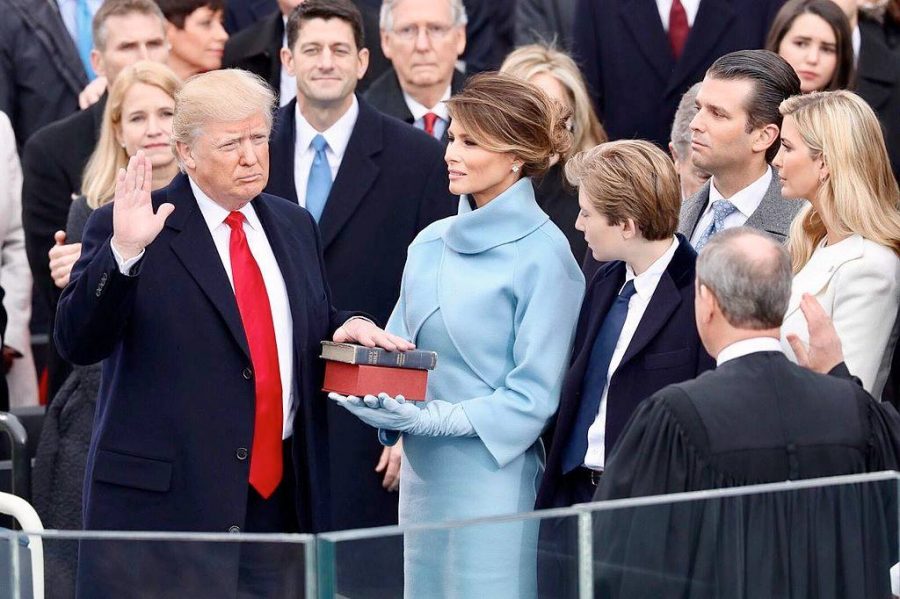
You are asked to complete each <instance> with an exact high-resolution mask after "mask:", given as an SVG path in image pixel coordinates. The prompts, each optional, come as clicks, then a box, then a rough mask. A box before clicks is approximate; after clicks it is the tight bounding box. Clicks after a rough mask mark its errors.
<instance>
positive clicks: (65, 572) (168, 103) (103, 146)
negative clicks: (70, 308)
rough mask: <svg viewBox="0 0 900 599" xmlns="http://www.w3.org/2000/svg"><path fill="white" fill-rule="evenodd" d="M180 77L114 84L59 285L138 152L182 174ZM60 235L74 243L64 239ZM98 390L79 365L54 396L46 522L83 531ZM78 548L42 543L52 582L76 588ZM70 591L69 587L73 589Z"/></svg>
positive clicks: (39, 484)
mask: <svg viewBox="0 0 900 599" xmlns="http://www.w3.org/2000/svg"><path fill="white" fill-rule="evenodd" d="M180 88H181V81H180V80H179V79H178V77H177V76H176V75H175V73H173V72H172V71H171V70H170V69H169V68H168V67H166V66H165V65H162V64H159V63H155V62H149V61H142V62H138V63H135V64H133V65H131V66H129V67H127V68H125V69H124V70H123V71H122V72H121V73H120V74H119V76H118V77H116V80H115V83H113V85H112V87H111V88H110V90H109V99H108V100H107V103H106V109H105V110H104V112H103V123H102V125H101V128H100V138H99V140H98V141H97V146H96V148H95V149H94V153H93V154H92V155H91V158H90V160H89V161H88V163H87V166H86V167H85V172H84V178H83V184H82V190H83V192H84V195H82V196H81V197H79V198H77V199H76V200H75V201H73V202H72V206H71V208H70V209H69V220H68V224H67V226H66V231H65V233H63V232H62V231H58V232H57V233H56V240H57V245H56V246H55V247H54V248H53V249H51V250H50V270H51V274H52V275H53V281H54V282H55V283H56V285H57V286H58V287H60V288H62V287H65V286H66V285H67V284H68V282H69V274H70V273H71V271H72V266H73V265H74V264H75V262H76V261H77V260H78V257H79V256H80V255H81V243H80V241H81V235H82V232H83V230H84V225H85V223H86V222H87V219H88V217H89V216H90V214H91V212H93V211H94V210H95V209H96V208H99V207H100V206H102V205H103V204H106V203H108V202H110V201H112V199H113V195H114V193H115V186H116V176H117V174H118V172H119V170H120V169H122V168H124V167H125V166H126V165H127V164H128V159H129V158H130V157H131V156H134V155H136V154H137V153H138V151H142V152H143V153H144V154H145V155H147V156H148V157H149V158H150V160H151V162H152V163H153V183H152V185H153V189H154V190H156V189H160V188H162V187H165V186H166V185H168V184H169V182H170V181H171V180H172V178H173V177H174V176H175V174H176V173H177V172H178V165H177V163H176V162H175V154H174V153H173V151H172V142H171V137H172V116H173V114H174V110H175V93H176V92H177V91H178V90H179V89H180ZM63 241H68V242H69V243H67V244H63ZM99 388H100V365H99V364H93V365H90V366H76V367H75V369H74V370H73V371H72V373H71V374H70V375H69V377H68V378H67V379H66V382H65V384H64V385H63V386H62V387H61V388H60V390H59V392H58V393H57V394H56V396H55V397H54V398H53V399H52V402H51V404H50V407H49V408H48V410H47V415H46V417H45V418H44V426H43V429H42V431H41V439H40V442H39V444H38V450H37V456H36V459H35V470H34V480H33V487H34V504H35V507H36V508H37V510H38V513H39V514H40V516H41V519H42V520H43V522H44V523H46V526H47V527H48V528H55V529H75V530H79V529H81V526H82V525H81V522H82V521H81V492H82V480H83V478H84V467H85V459H86V452H87V446H88V443H89V441H90V438H91V431H92V427H93V419H94V408H95V405H96V401H97V395H98V393H99ZM76 550H77V547H75V546H71V547H70V546H68V545H65V544H58V545H56V546H55V548H54V547H45V559H46V565H47V577H48V586H51V585H52V588H54V589H56V591H57V592H58V593H59V595H60V596H65V595H66V594H67V593H68V594H73V593H74V583H75V579H74V577H75V560H76ZM69 591H71V592H69Z"/></svg>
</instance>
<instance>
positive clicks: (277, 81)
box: [261, 12, 284, 93]
mask: <svg viewBox="0 0 900 599" xmlns="http://www.w3.org/2000/svg"><path fill="white" fill-rule="evenodd" d="M261 37H262V38H263V39H264V40H265V41H266V42H267V44H266V46H267V47H266V48H265V49H264V52H265V54H267V55H268V57H269V69H270V70H269V74H270V77H269V81H271V82H272V83H273V84H274V86H275V92H276V93H280V91H281V90H280V89H279V88H280V87H281V41H282V39H283V38H284V20H282V18H281V13H280V12H276V13H275V14H274V15H272V17H271V20H270V21H269V22H268V24H267V26H266V28H265V31H264V33H263V35H262V36H261Z"/></svg>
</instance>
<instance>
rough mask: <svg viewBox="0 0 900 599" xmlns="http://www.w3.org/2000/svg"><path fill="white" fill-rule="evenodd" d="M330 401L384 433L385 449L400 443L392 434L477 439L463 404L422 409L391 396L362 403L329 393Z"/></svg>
mask: <svg viewBox="0 0 900 599" xmlns="http://www.w3.org/2000/svg"><path fill="white" fill-rule="evenodd" d="M328 397H330V398H331V399H332V400H334V401H335V402H337V403H338V405H341V406H343V407H344V408H346V409H347V410H348V411H349V412H351V413H352V414H354V415H355V416H356V417H357V418H359V419H360V420H362V421H363V422H365V423H366V424H368V425H369V426H374V427H375V428H378V429H381V430H379V438H380V439H381V441H382V443H384V444H385V445H393V443H396V437H397V436H396V435H391V434H390V432H391V431H400V432H404V433H407V434H410V435H421V436H424V437H474V436H475V429H474V428H473V427H472V423H471V422H469V418H468V417H467V416H466V413H465V411H464V410H463V409H462V406H461V405H459V404H451V403H449V402H446V401H441V400H439V399H435V400H431V401H428V402H425V405H424V406H423V407H421V408H420V407H418V406H416V405H414V404H413V403H410V402H407V401H406V399H405V398H404V397H403V396H402V395H398V396H397V397H396V398H394V397H391V396H390V395H388V394H387V393H381V394H379V395H378V397H375V396H374V395H366V396H365V397H364V398H362V399H360V398H359V397H355V396H353V395H349V396H344V395H341V394H339V393H329V394H328Z"/></svg>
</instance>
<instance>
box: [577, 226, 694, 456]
mask: <svg viewBox="0 0 900 599" xmlns="http://www.w3.org/2000/svg"><path fill="white" fill-rule="evenodd" d="M677 249H678V239H677V238H675V239H674V240H673V241H672V245H671V246H669V249H667V250H666V253H664V254H663V255H662V256H660V257H659V258H657V259H656V262H654V263H653V264H651V265H650V267H649V268H648V269H647V270H645V271H644V272H642V273H641V274H639V275H637V276H635V274H634V271H633V270H632V269H631V267H630V266H628V265H626V266H625V282H626V283H627V282H628V281H632V280H633V281H634V289H635V294H634V295H632V296H631V299H630V300H629V301H628V315H627V316H626V317H625V324H624V325H623V326H622V333H621V334H620V335H619V340H618V341H617V342H616V349H615V350H614V351H613V355H612V359H611V360H610V361H609V371H608V373H607V375H606V387H604V389H603V395H601V396H600V411H599V413H598V414H597V418H596V419H595V420H594V423H593V424H592V425H591V427H590V428H589V429H588V448H587V454H586V455H585V456H584V465H585V466H587V467H588V468H593V469H594V470H603V465H604V464H605V462H606V449H605V447H604V442H605V440H606V398H607V396H608V395H609V383H610V381H611V380H612V377H613V375H614V374H615V372H616V369H617V368H618V367H619V363H620V362H621V361H622V357H623V356H624V355H625V350H627V349H628V346H629V345H630V344H631V338H632V337H634V333H635V331H636V330H637V328H638V325H639V324H640V323H641V319H642V318H643V317H644V311H646V309H647V305H648V304H649V303H650V299H651V298H652V297H653V293H654V292H655V291H656V287H657V285H658V284H659V279H660V278H661V277H662V276H663V273H665V272H666V269H667V268H668V267H669V263H670V262H671V261H672V256H674V255H675V250H677ZM623 287H624V284H623ZM620 291H621V289H620Z"/></svg>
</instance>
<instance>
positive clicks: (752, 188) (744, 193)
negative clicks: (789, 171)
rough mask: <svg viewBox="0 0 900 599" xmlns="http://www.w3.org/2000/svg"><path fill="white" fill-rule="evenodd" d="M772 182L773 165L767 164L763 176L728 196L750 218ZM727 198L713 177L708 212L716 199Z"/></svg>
mask: <svg viewBox="0 0 900 599" xmlns="http://www.w3.org/2000/svg"><path fill="white" fill-rule="evenodd" d="M771 182H772V167H771V166H769V165H766V172H764V173H763V175H762V177H760V178H759V179H757V180H756V181H754V182H753V183H751V184H750V185H748V186H747V187H745V188H744V189H742V190H740V191H739V192H737V193H736V194H734V195H733V196H731V197H730V198H727V199H728V201H729V202H731V203H732V204H734V207H735V208H737V209H738V211H739V212H740V213H741V214H743V215H744V216H745V217H746V218H750V215H751V214H753V213H754V212H755V211H756V209H757V208H759V205H760V204H761V203H762V200H763V197H765V195H766V191H768V189H769V184H770V183H771ZM724 199H726V198H725V197H724V196H723V195H722V194H721V193H720V192H719V190H718V189H716V183H715V181H714V180H713V179H710V184H709V205H707V207H706V212H709V211H710V210H712V204H713V202H715V201H716V200H724Z"/></svg>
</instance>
